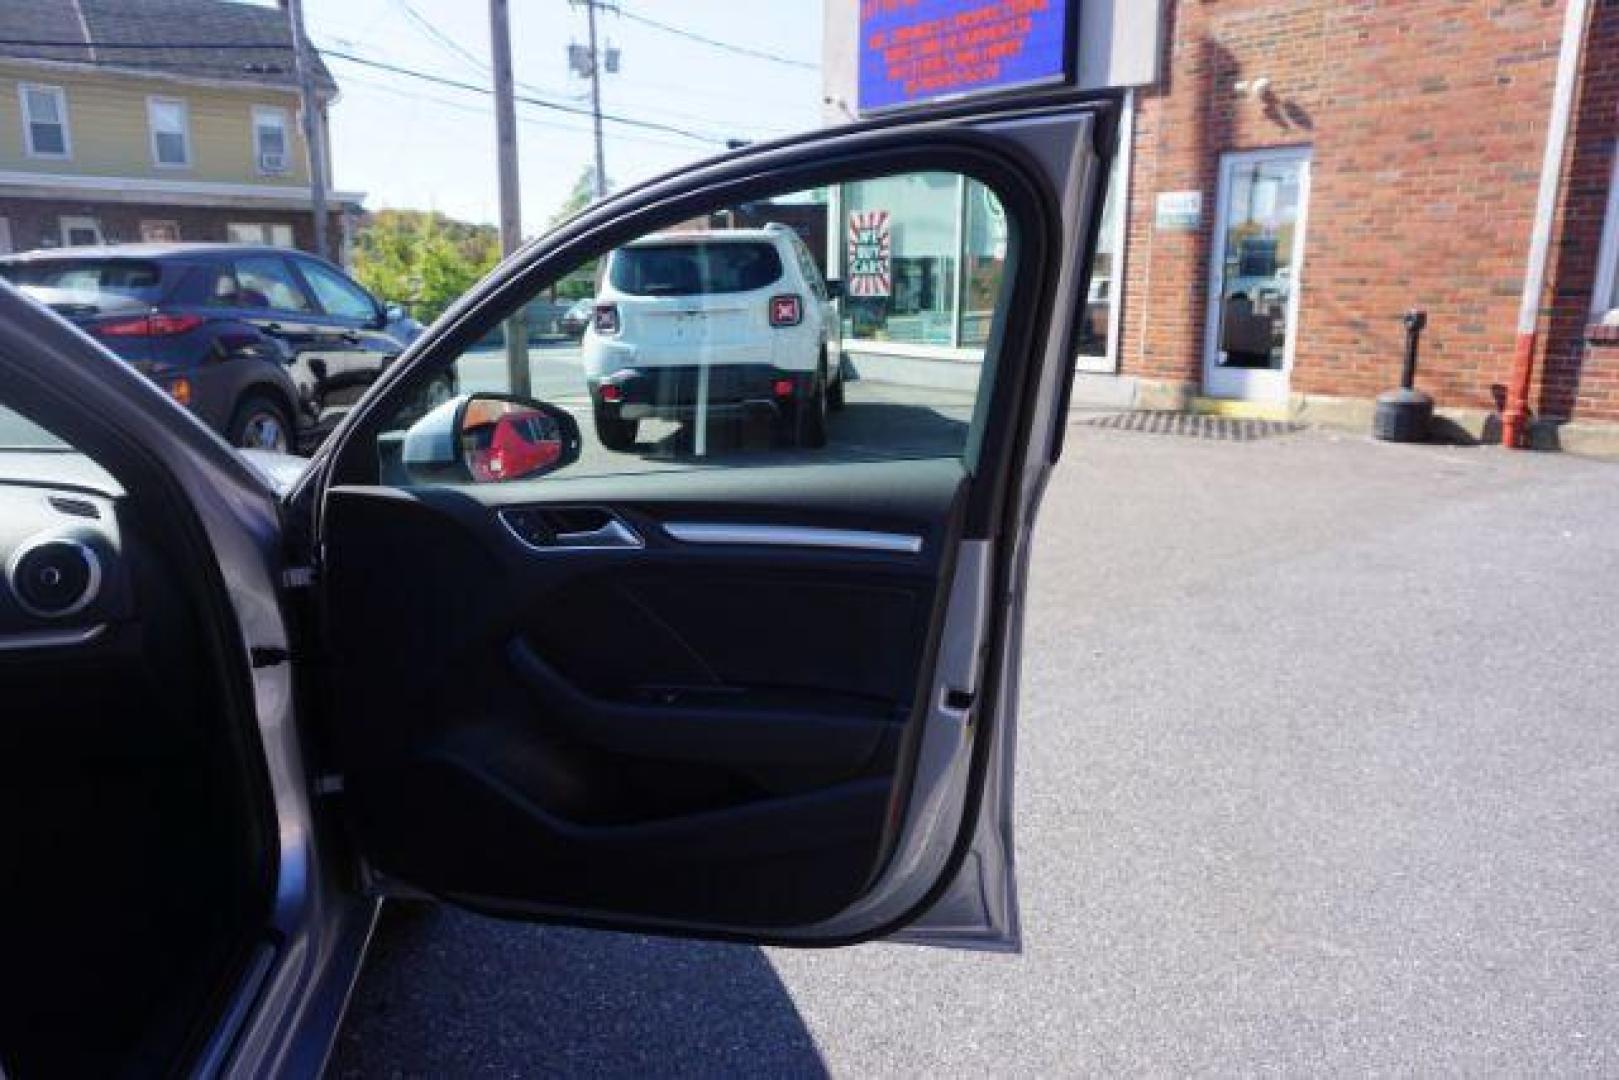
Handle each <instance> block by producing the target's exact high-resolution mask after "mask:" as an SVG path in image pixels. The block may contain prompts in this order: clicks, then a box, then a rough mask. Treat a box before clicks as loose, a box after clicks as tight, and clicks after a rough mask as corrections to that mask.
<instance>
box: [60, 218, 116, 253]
mask: <svg viewBox="0 0 1619 1080" xmlns="http://www.w3.org/2000/svg"><path fill="white" fill-rule="evenodd" d="M58 226H59V228H60V229H61V233H62V246H63V247H72V246H73V242H72V233H73V230H74V229H88V230H91V231H93V232H94V233H95V234H96V244H97V245H101V244H105V243H106V242H107V240H106V237H105V235H104V234H103V233H102V231H101V219H100V218H94V217H87V216H83V215H79V214H63V215H62V216H61V218H60V219H58Z"/></svg>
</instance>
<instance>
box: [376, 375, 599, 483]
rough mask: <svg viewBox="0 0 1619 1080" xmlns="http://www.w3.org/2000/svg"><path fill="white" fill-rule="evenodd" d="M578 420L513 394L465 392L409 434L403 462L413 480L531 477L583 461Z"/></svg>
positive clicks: (402, 452) (483, 480)
mask: <svg viewBox="0 0 1619 1080" xmlns="http://www.w3.org/2000/svg"><path fill="white" fill-rule="evenodd" d="M580 446H581V439H580V434H579V424H578V421H576V420H574V418H573V417H572V416H571V415H570V414H569V413H567V412H566V411H565V410H563V409H560V408H558V407H557V406H555V405H548V404H546V403H545V402H543V401H535V400H534V399H532V398H524V397H518V396H516V395H514V394H461V395H458V396H456V397H452V398H450V399H449V400H447V401H445V402H444V403H442V404H441V405H439V406H438V407H436V408H434V409H432V410H431V411H429V412H428V413H427V414H426V415H425V416H423V417H422V418H421V419H420V420H418V421H416V422H415V423H414V424H412V425H411V426H410V428H409V429H408V430H407V431H406V432H405V436H404V441H403V444H402V445H401V447H400V451H399V463H400V465H401V466H402V467H403V469H404V472H405V475H406V476H408V477H409V479H410V480H411V482H413V483H419V484H420V483H436V484H496V483H502V482H504V481H508V480H533V479H536V478H538V477H541V476H545V475H548V474H550V473H554V472H556V471H557V470H559V469H564V468H566V467H567V466H569V465H572V464H573V463H574V462H575V461H578V460H579V450H580Z"/></svg>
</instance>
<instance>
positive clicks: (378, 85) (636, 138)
mask: <svg viewBox="0 0 1619 1080" xmlns="http://www.w3.org/2000/svg"><path fill="white" fill-rule="evenodd" d="M344 82H345V85H347V84H352V85H354V86H357V87H362V88H364V89H367V90H375V91H378V92H380V93H384V94H393V95H395V96H397V97H401V98H405V99H406V100H408V101H419V102H425V103H427V104H430V105H438V106H441V107H443V108H446V109H453V110H455V111H456V112H461V113H465V114H467V115H468V116H480V117H483V118H485V119H487V118H488V116H489V113H488V112H487V111H486V110H484V109H481V108H479V107H478V106H476V105H470V104H468V103H466V102H464V101H454V100H452V99H450V98H447V97H437V96H435V95H433V94H424V93H422V92H421V91H419V90H411V89H407V88H405V87H402V86H396V85H394V84H391V83H386V82H382V81H380V80H374V79H370V78H367V77H366V76H363V75H349V76H346V77H345V79H344ZM517 122H518V123H519V124H523V125H525V126H529V127H535V128H545V129H546V130H548V131H562V132H566V133H568V134H570V135H588V134H589V133H590V129H589V128H588V127H576V126H574V125H572V124H566V123H563V122H561V121H557V120H543V119H541V118H540V117H537V116H529V115H527V114H524V113H519V114H518V116H517ZM616 138H617V139H618V140H619V141H620V142H629V143H638V144H640V145H643V146H662V147H667V148H668V149H671V150H683V151H686V152H687V153H690V152H691V150H692V146H691V144H690V143H684V142H675V141H674V140H672V139H657V138H653V137H651V136H649V135H618V136H616Z"/></svg>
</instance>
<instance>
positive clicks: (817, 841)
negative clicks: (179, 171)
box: [292, 100, 1116, 948]
mask: <svg viewBox="0 0 1619 1080" xmlns="http://www.w3.org/2000/svg"><path fill="white" fill-rule="evenodd" d="M1115 117H1116V111H1115V105H1114V103H1113V102H1112V101H1110V100H1104V101H1092V102H1076V101H1073V100H1067V101H1059V100H1053V101H1051V102H1050V103H1043V104H1031V105H1028V106H1023V107H1020V108H1018V109H1017V110H1012V111H1008V110H1007V109H1006V108H1004V107H1003V108H1002V109H1001V110H999V111H998V112H993V113H991V112H973V111H971V110H970V109H960V110H957V111H956V112H954V113H934V114H930V115H928V116H927V117H925V118H909V119H902V120H894V121H887V122H880V123H875V124H866V125H862V126H857V127H852V128H845V129H839V130H833V131H828V132H824V133H819V134H816V135H812V136H807V137H804V138H801V139H797V140H793V141H788V142H784V143H779V144H774V145H770V146H765V147H760V148H757V149H752V150H749V151H747V152H744V153H741V154H737V155H732V156H728V157H725V158H723V159H720V160H718V161H716V162H713V163H710V164H707V165H704V166H700V167H697V168H693V169H690V170H688V171H686V172H684V173H683V174H681V175H679V176H676V177H672V178H667V179H663V180H659V181H655V182H652V183H649V184H646V185H643V186H641V187H638V188H636V189H634V190H631V191H628V192H626V193H624V194H622V195H619V196H617V197H615V198H612V199H610V200H608V201H606V202H604V203H602V204H600V205H598V206H596V207H594V208H592V209H590V210H588V211H587V212H585V213H584V214H582V215H580V216H579V217H577V218H575V219H573V220H572V221H570V222H568V223H567V224H566V225H564V226H563V227H562V228H560V229H559V230H557V231H556V232H554V233H552V234H551V235H549V236H547V237H545V238H543V239H541V240H539V241H537V242H536V243H534V244H532V245H530V246H529V247H528V248H526V249H525V250H523V251H522V252H521V253H520V254H519V255H517V256H516V257H514V258H513V259H512V260H510V261H509V262H508V263H507V264H506V265H505V266H504V267H503V268H502V269H501V270H500V271H498V272H497V273H496V274H494V275H493V276H492V277H491V278H489V279H488V280H487V281H485V282H484V283H483V284H482V285H481V286H480V287H478V288H477V289H476V290H475V291H474V292H473V293H472V294H470V295H469V296H468V297H466V298H465V299H464V300H463V301H461V302H460V303H459V304H458V305H457V306H456V307H455V308H454V309H452V310H451V311H450V312H449V313H448V314H447V315H446V316H445V317H444V318H442V319H440V320H439V322H438V323H437V324H436V325H435V326H434V327H433V328H432V329H431V330H430V331H429V332H428V334H427V335H426V336H425V337H424V338H423V339H422V340H421V341H420V342H418V343H417V345H415V346H414V347H413V348H412V349H411V350H410V351H409V352H408V353H407V354H406V355H405V356H404V357H403V358H402V359H401V360H400V362H398V363H397V364H396V365H395V366H394V367H393V368H391V369H390V371H389V372H388V373H387V374H386V375H385V376H384V378H383V379H382V380H381V381H380V382H379V383H378V385H377V386H376V387H374V388H373V389H372V391H371V392H370V394H369V395H368V396H367V398H366V399H365V400H364V401H363V402H362V403H361V404H360V405H359V406H358V407H357V408H356V409H355V410H354V411H353V412H352V413H351V414H350V415H349V416H348V418H347V419H346V420H345V421H344V423H343V425H342V426H341V427H340V429H339V430H338V431H337V432H336V434H335V435H334V437H333V438H332V439H331V440H330V441H329V442H328V444H327V445H326V447H325V448H324V449H323V450H322V452H321V453H320V455H319V456H318V457H317V460H316V466H315V468H313V469H312V470H311V471H310V473H309V474H308V478H307V479H306V480H305V482H304V484H303V486H302V487H301V488H300V489H299V490H298V491H296V492H294V494H293V496H292V498H293V508H294V511H295V515H300V516H302V519H303V520H307V522H308V525H309V528H308V533H309V536H308V540H309V544H310V548H309V551H310V555H311V559H312V562H313V565H314V567H315V571H316V572H315V578H314V585H313V587H312V598H313V602H312V604H311V605H310V607H311V609H312V614H311V617H310V628H309V629H310V633H311V634H312V635H313V638H314V648H315V651H317V652H319V653H321V654H323V655H322V663H320V664H319V665H316V666H315V667H313V668H312V669H310V670H311V673H310V674H306V676H305V678H306V685H305V687H304V693H303V698H302V700H303V701H305V702H306V703H313V704H315V705H316V706H318V707H319V708H318V713H319V715H318V716H316V717H315V730H314V731H313V732H312V734H313V736H314V739H313V743H314V745H315V746H317V747H318V748H319V753H320V755H321V758H322V767H323V769H324V770H325V771H326V772H327V773H328V774H330V775H331V776H332V777H333V778H334V779H333V782H332V783H331V784H330V785H329V786H330V787H332V788H340V790H341V796H340V798H341V800H342V804H343V805H344V807H345V809H346V811H347V818H348V822H349V824H350V827H351V830H352V836H353V840H354V843H355V845H356V846H357V848H358V850H359V852H360V853H361V855H362V856H363V858H364V860H365V862H366V865H367V873H368V875H369V880H370V881H371V882H372V883H373V884H374V885H375V886H376V887H378V888H380V889H383V890H387V891H394V890H408V891H413V892H426V893H429V894H432V895H435V896H438V897H441V898H443V899H445V900H448V901H452V902H454V903H457V904H461V905H464V906H466V907H469V908H472V909H475V910H479V911H484V912H491V913H498V914H501V915H505V916H515V917H524V918H532V919H534V920H536V921H554V922H566V923H574V924H579V925H590V926H601V927H613V928H624V929H635V930H640V931H646V932H666V933H680V934H693V935H701V936H707V937H715V938H728V939H735V940H747V941H757V942H778V943H791V944H801V945H829V944H843V943H851V942H858V941H864V940H870V939H874V938H879V937H893V936H903V937H907V938H909V939H912V940H925V941H929V942H942V943H952V944H961V945H975V946H980V947H998V948H1015V947H1016V946H1017V941H1018V926H1017V912H1016V901H1015V893H1014V887H1013V873H1012V871H1013V851H1012V831H1011V805H1012V757H1013V755H1012V750H1013V722H1014V719H1015V715H1016V704H1017V683H1018V678H1017V677H1018V655H1019V633H1020V627H1021V624H1022V620H1023V606H1024V582H1025V575H1026V567H1027V563H1028V558H1029V541H1030V531H1031V528H1032V526H1033V523H1034V519H1035V511H1036V509H1037V507H1038V504H1039V500H1040V495H1041V492H1042V489H1043V487H1044V481H1045V478H1046V475H1047V472H1048V470H1049V469H1050V468H1051V465H1052V463H1053V462H1054V461H1055V459H1056V457H1057V454H1058V451H1059V449H1060V445H1061V439H1062V431H1063V425H1064V417H1065V412H1066V401H1067V391H1068V386H1069V382H1070V379H1071V374H1072V367H1073V362H1074V357H1075V354H1076V341H1077V338H1076V334H1077V332H1078V321H1079V318H1080V316H1081V315H1082V312H1083V304H1084V298H1085V296H1086V288H1087V284H1088V279H1089V270H1090V256H1091V252H1092V249H1093V245H1094V241H1095V236H1096V233H1097V230H1098V227H1099V219H1100V215H1101V204H1102V199H1103V196H1104V184H1105V178H1106V176H1107V174H1108V164H1109V157H1110V154H1111V151H1112V141H1113V139H1114V138H1115ZM788 232H790V233H793V234H796V235H797V237H798V238H800V239H801V240H802V241H803V242H802V243H800V242H799V240H795V239H794V238H793V237H792V236H789V235H787V233H788ZM626 252H629V254H625V253H626ZM580 280H586V281H590V280H593V281H595V282H596V285H597V288H598V290H599V291H598V292H597V294H596V295H597V304H596V309H595V320H594V324H593V325H592V327H591V329H590V331H589V332H588V333H587V334H586V336H585V340H584V342H583V343H581V344H577V345H575V344H572V343H568V342H564V341H557V342H551V341H548V340H546V339H545V338H543V337H541V336H539V335H536V334H535V332H534V330H535V328H534V327H533V326H530V327H529V329H528V331H527V332H526V333H523V336H522V337H520V338H514V337H511V336H510V335H511V334H512V333H514V332H516V331H514V330H513V327H515V326H519V325H521V324H519V323H515V322H510V321H508V320H511V319H512V317H513V316H514V315H515V314H516V313H518V312H519V311H520V310H521V309H523V308H524V307H525V306H526V305H529V304H530V303H531V302H532V301H533V300H534V299H535V298H536V297H539V296H541V295H542V293H544V292H545V291H546V290H548V289H550V288H551V287H552V286H553V285H554V284H556V283H557V282H562V281H574V282H577V281H580ZM503 327H505V330H504V331H503V329H502V328H503ZM503 333H505V334H506V335H507V336H506V338H505V339H504V340H502V334H503ZM513 358H515V360H516V363H517V365H518V373H517V374H513V366H512V360H513ZM524 366H526V371H522V370H521V369H522V368H523V367H524ZM452 369H453V370H454V372H455V374H456V376H457V381H456V385H457V386H458V387H459V388H460V391H461V392H460V394H459V396H457V397H455V398H453V399H452V400H451V401H449V402H444V403H442V404H437V405H436V406H434V407H431V408H429V407H428V406H427V405H423V404H421V401H422V394H423V392H424V389H425V388H427V387H429V386H431V385H434V384H435V383H436V384H437V385H443V383H442V375H443V374H444V373H445V372H446V371H449V370H452ZM525 383H527V385H525Z"/></svg>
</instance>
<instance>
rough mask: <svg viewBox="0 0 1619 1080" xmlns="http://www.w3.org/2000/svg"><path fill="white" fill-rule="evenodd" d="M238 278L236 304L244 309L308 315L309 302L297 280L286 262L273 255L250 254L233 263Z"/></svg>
mask: <svg viewBox="0 0 1619 1080" xmlns="http://www.w3.org/2000/svg"><path fill="white" fill-rule="evenodd" d="M232 264H233V269H234V270H235V276H236V293H235V304H236V306H237V307H244V308H269V309H271V310H272V311H296V312H307V311H309V310H310V305H309V299H308V298H307V297H306V296H304V293H303V290H302V289H300V288H299V287H298V283H297V282H296V281H294V280H293V277H292V272H291V270H290V268H289V267H288V266H287V264H286V262H285V261H283V260H281V259H278V258H276V257H275V256H273V255H247V256H243V257H241V258H238V259H234V260H232Z"/></svg>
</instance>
